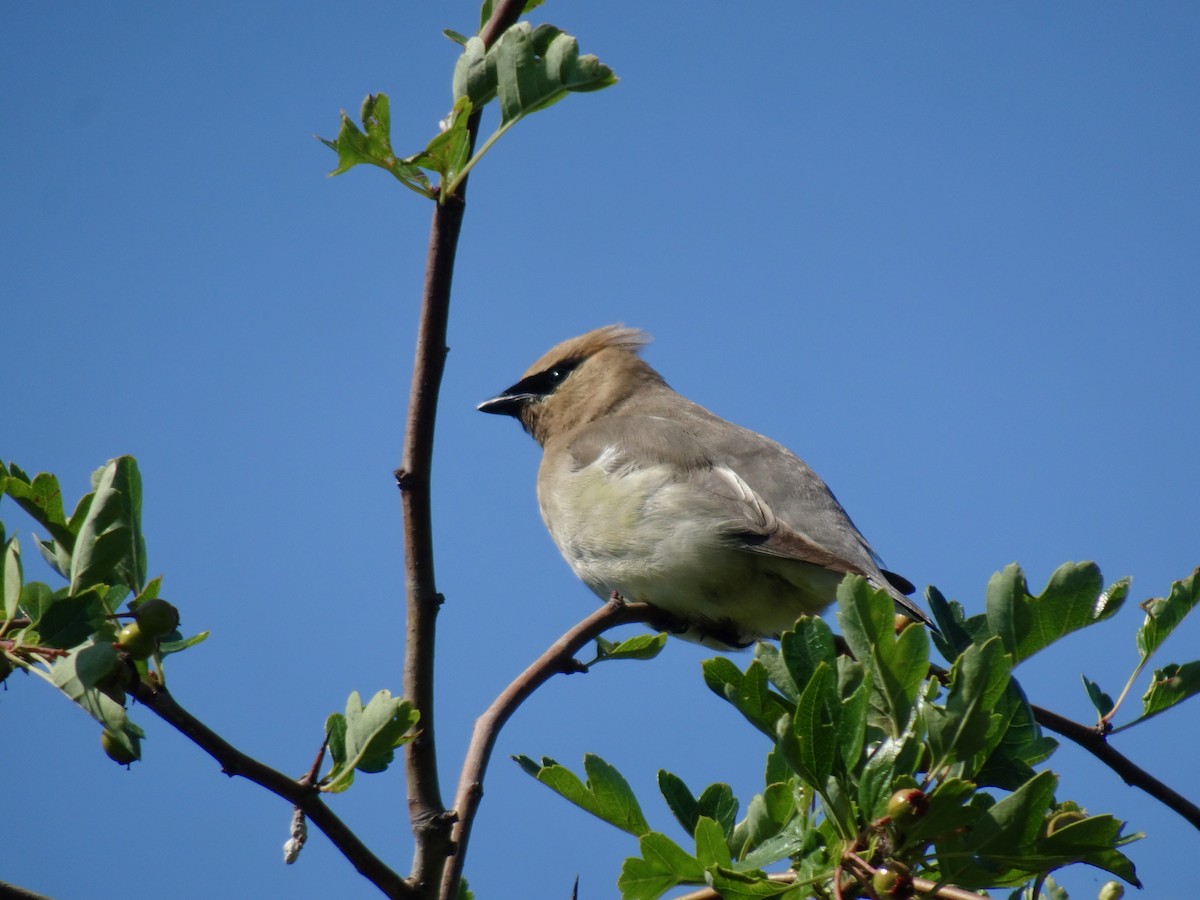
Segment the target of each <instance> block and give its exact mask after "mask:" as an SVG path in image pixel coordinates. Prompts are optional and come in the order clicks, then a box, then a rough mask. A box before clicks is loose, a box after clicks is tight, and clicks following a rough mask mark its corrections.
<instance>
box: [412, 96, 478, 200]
mask: <svg viewBox="0 0 1200 900" xmlns="http://www.w3.org/2000/svg"><path fill="white" fill-rule="evenodd" d="M472 108H473V107H472V105H471V101H470V100H468V99H467V98H466V97H459V98H458V99H457V100H456V101H454V109H453V110H451V112H450V115H449V117H448V118H447V119H446V121H445V122H444V123H443V125H444V126H445V127H444V129H443V130H442V131H441V132H439V133H438V135H437V136H436V137H434V139H433V140H431V141H430V142H429V144H428V145H427V146H426V147H425V149H424V150H422V151H421V152H420V153H417V154H415V155H414V156H410V157H408V158H406V159H405V160H403V164H404V165H406V166H413V167H417V166H419V167H420V168H422V169H429V170H430V171H432V172H437V173H438V174H439V175H441V176H442V178H443V179H444V180H446V181H452V180H453V179H454V178H455V177H456V176H457V175H458V173H459V172H461V171H462V170H463V168H464V167H465V166H466V164H467V157H468V156H469V155H470V152H471V133H470V130H469V129H468V124H469V120H470V118H471V111H472ZM438 196H439V199H444V198H443V197H442V195H441V194H439V195H438ZM447 196H448V195H447Z"/></svg>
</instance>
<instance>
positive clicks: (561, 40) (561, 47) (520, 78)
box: [442, 22, 617, 196]
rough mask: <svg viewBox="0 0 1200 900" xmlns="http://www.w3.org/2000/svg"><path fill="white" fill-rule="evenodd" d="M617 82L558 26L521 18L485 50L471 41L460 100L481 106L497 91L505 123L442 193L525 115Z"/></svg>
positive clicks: (457, 85) (461, 72) (463, 61)
mask: <svg viewBox="0 0 1200 900" xmlns="http://www.w3.org/2000/svg"><path fill="white" fill-rule="evenodd" d="M616 82H617V78H616V76H615V75H613V73H612V70H611V69H610V68H608V66H606V65H604V64H602V63H601V62H600V60H598V59H597V58H596V57H595V56H591V55H581V54H580V53H579V44H578V42H577V41H576V40H575V38H573V37H571V36H570V35H569V34H565V33H564V32H562V31H560V30H559V29H557V28H555V27H554V26H553V25H539V26H538V27H537V28H536V29H534V28H532V27H531V26H530V24H529V23H528V22H517V23H516V24H515V25H513V26H512V27H510V28H509V29H508V30H507V31H505V32H504V34H502V35H500V38H499V39H498V40H497V41H496V42H495V43H494V44H493V45H492V46H491V47H490V48H489V49H487V50H486V52H485V51H484V50H483V42H482V41H480V40H479V39H478V38H472V39H470V40H468V41H467V44H466V46H465V47H464V48H463V56H462V58H460V60H459V62H458V65H457V66H456V67H455V73H454V91H455V98H456V99H457V98H458V97H463V96H465V97H467V98H469V99H470V100H471V103H472V105H473V107H474V108H475V109H476V110H478V109H480V108H481V107H482V106H483V104H485V103H487V102H488V101H489V100H490V99H491V97H492V96H493V94H494V95H495V96H497V97H498V98H499V102H500V126H499V127H498V128H497V129H496V131H495V132H494V133H493V134H492V136H491V137H489V138H488V139H487V141H485V142H484V144H483V146H482V147H481V148H480V149H479V150H478V151H477V152H476V153H475V155H474V156H473V157H471V159H470V160H469V161H468V162H467V164H466V165H465V166H463V168H462V170H461V171H460V172H459V173H458V175H457V176H456V177H455V178H454V179H453V180H452V181H450V182H448V183H447V184H446V185H445V186H444V188H443V191H442V194H443V196H448V195H451V194H453V193H454V192H455V190H456V189H457V188H458V185H459V184H460V183H461V182H462V179H463V178H465V177H466V176H467V173H468V172H470V170H471V169H472V168H473V167H474V166H475V165H476V164H477V163H478V162H479V160H480V159H481V158H482V157H483V156H484V154H486V153H487V152H488V150H489V149H491V147H492V145H493V144H495V143H496V141H497V140H499V139H500V138H501V137H502V136H503V135H504V133H505V132H507V131H508V129H509V128H511V127H512V126H513V125H515V124H516V123H517V122H519V121H520V120H521V119H523V118H524V117H525V116H528V115H530V114H532V113H535V112H538V111H539V110H543V109H546V108H547V107H549V106H553V105H554V104H555V103H557V102H558V101H559V100H561V99H563V98H564V97H565V96H567V94H569V93H581V92H585V91H597V90H600V89H601V88H606V87H609V86H610V85H613V84H616Z"/></svg>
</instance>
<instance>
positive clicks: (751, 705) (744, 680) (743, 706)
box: [701, 656, 788, 739]
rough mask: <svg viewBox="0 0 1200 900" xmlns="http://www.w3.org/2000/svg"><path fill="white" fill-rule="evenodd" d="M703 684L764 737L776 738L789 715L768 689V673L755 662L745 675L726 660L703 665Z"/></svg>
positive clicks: (715, 659) (786, 707)
mask: <svg viewBox="0 0 1200 900" xmlns="http://www.w3.org/2000/svg"><path fill="white" fill-rule="evenodd" d="M701 668H702V670H703V672H704V682H705V684H707V685H708V687H709V689H710V690H712V691H713V693H715V694H717V696H719V697H724V698H725V699H726V700H728V701H729V702H730V703H732V704H733V706H734V708H735V709H737V711H738V712H740V713H741V714H742V715H743V716H745V717H746V719H747V720H749V722H750V724H751V725H753V726H754V727H755V728H757V729H758V730H759V731H761V732H763V734H766V735H768V736H769V737H771V738H772V739H774V738H775V732H776V726H777V723H778V722H779V720H780V719H781V718H782V717H783V716H785V715H786V714H787V711H788V706H787V704H786V703H785V702H784V701H783V700H782V699H780V698H779V697H778V696H777V695H776V694H774V693H773V692H772V691H771V689H770V686H769V685H768V679H767V670H766V668H765V667H764V666H763V665H762V663H761V662H759V661H758V660H753V661H752V662H751V663H750V666H749V668H747V669H746V671H745V673H743V672H742V671H741V670H739V669H738V667H737V666H736V665H734V664H733V663H732V662H731V661H730V660H728V659H727V658H725V657H724V656H718V657H716V658H714V659H707V660H705V661H704V662H703V663H701Z"/></svg>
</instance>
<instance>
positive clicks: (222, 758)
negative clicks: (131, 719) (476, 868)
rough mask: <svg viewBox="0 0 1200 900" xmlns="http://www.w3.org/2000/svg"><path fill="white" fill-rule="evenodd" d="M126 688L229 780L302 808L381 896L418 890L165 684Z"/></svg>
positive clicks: (311, 792)
mask: <svg viewBox="0 0 1200 900" xmlns="http://www.w3.org/2000/svg"><path fill="white" fill-rule="evenodd" d="M128 691H129V693H130V694H131V695H132V696H133V697H134V699H136V700H137V701H138V702H140V703H141V704H143V705H144V706H145V707H146V708H147V709H149V710H150V711H151V712H152V713H154V714H155V715H156V716H158V717H159V718H160V719H162V720H163V721H164V722H166V723H167V724H169V725H171V726H173V727H174V728H175V729H176V730H178V731H179V732H180V733H181V734H183V735H184V736H185V737H187V738H189V739H190V740H191V741H192V742H194V743H195V744H196V745H197V746H199V747H200V749H202V750H203V751H204V752H206V753H207V754H208V755H209V756H211V757H212V758H213V759H215V760H216V761H217V762H218V763H220V765H221V771H222V772H224V773H225V774H226V775H228V776H230V777H231V778H232V777H234V776H235V775H236V776H240V777H242V778H245V779H247V780H248V781H252V782H254V783H255V784H257V785H259V786H260V787H264V788H266V789H267V790H268V791H270V792H271V793H273V794H275V795H277V796H279V797H282V798H283V799H284V800H287V801H288V802H289V803H291V804H292V805H293V806H294V807H296V808H297V809H300V810H302V811H303V812H304V815H305V816H307V817H308V819H309V821H310V822H312V823H313V824H314V825H316V826H317V827H318V828H319V829H321V831H322V832H323V833H324V834H325V836H326V837H327V838H329V840H330V841H332V842H333V845H334V846H335V847H337V848H338V850H340V851H341V853H342V855H343V856H345V857H346V859H348V860H349V861H350V863H351V864H352V865H353V866H354V868H355V869H357V870H358V872H359V874H360V875H362V876H363V877H364V878H366V879H367V880H368V881H370V882H371V883H372V884H373V885H375V886H376V887H377V888H379V890H380V891H382V892H383V893H384V895H385V896H387V897H392V898H401V900H416V898H417V897H418V894H417V892H416V891H415V890H414V889H413V888H412V887H411V886H410V885H409V884H408V883H407V882H406V881H405V880H404V879H403V878H401V877H400V876H399V875H397V874H396V873H395V872H393V871H392V870H391V869H390V868H388V866H386V865H385V864H384V863H383V862H382V861H381V860H380V859H379V858H378V857H377V856H375V854H373V853H372V852H371V851H370V850H369V849H368V848H367V846H366V845H365V844H364V843H363V842H362V841H360V840H359V839H358V836H357V835H356V834H355V833H354V832H353V831H351V830H350V829H349V828H348V827H347V826H346V824H345V823H344V822H343V821H342V820H341V819H339V818H338V817H337V816H336V815H335V814H334V813H333V811H332V810H331V809H330V808H329V807H328V806H326V805H325V801H324V800H322V799H321V795H320V794H319V793H318V792H317V791H316V790H315V789H314V788H313V787H311V786H310V785H306V784H303V783H302V782H301V781H297V780H296V779H294V778H290V777H288V776H287V775H284V774H283V773H282V772H279V771H276V770H275V769H272V768H271V767H270V766H267V765H264V764H263V763H261V762H259V761H258V760H256V759H254V758H253V757H250V756H247V755H246V754H245V753H242V752H241V751H240V750H238V749H237V748H236V747H234V746H233V745H232V744H230V743H229V742H227V741H226V740H225V739H224V738H222V737H221V736H220V735H218V734H217V733H216V732H215V731H213V730H212V729H211V728H209V727H208V726H207V725H205V724H204V723H203V722H201V721H200V720H199V719H197V718H196V717H195V716H193V715H192V714H191V713H189V712H188V711H187V710H185V709H184V708H183V707H182V706H180V705H179V704H178V703H177V702H176V701H175V698H174V697H172V696H171V694H170V693H169V692H168V691H167V689H166V688H163V687H154V686H152V685H149V684H146V682H144V681H134V683H133V684H132V685H131V686H130V687H129V688H128Z"/></svg>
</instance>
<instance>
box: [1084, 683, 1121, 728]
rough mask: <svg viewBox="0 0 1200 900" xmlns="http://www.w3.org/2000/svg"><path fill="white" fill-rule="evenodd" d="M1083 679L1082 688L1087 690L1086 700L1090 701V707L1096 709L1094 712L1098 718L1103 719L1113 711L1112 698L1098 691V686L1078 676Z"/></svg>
mask: <svg viewBox="0 0 1200 900" xmlns="http://www.w3.org/2000/svg"><path fill="white" fill-rule="evenodd" d="M1079 677H1080V678H1082V679H1083V686H1084V688H1085V689H1086V690H1087V695H1088V699H1090V700H1091V701H1092V706H1094V707H1096V712H1098V713H1099V714H1100V718H1102V719H1103V718H1104V717H1105V716H1107V715H1108V714H1109V713H1110V712H1112V710H1113V706H1114V705H1115V704H1114V703H1113V698H1112V697H1110V696H1109V695H1108V694H1106V693H1104V691H1102V690H1100V685H1098V684H1096V682H1094V681H1092V680H1091V679H1090V678H1088V677H1087V676H1086V675H1080V676H1079Z"/></svg>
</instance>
